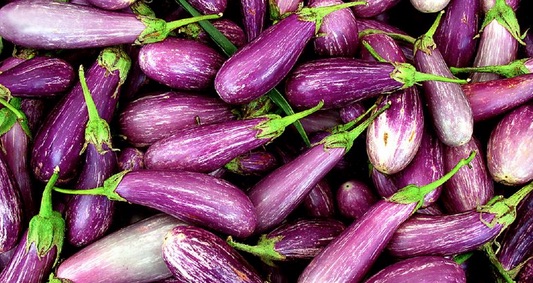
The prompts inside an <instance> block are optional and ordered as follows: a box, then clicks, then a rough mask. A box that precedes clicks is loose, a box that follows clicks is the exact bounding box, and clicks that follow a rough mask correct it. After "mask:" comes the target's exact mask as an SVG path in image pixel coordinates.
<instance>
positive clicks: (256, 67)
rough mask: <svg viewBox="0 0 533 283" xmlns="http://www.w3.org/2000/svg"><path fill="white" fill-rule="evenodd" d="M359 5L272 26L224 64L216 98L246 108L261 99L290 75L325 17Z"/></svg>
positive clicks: (307, 11) (304, 13)
mask: <svg viewBox="0 0 533 283" xmlns="http://www.w3.org/2000/svg"><path fill="white" fill-rule="evenodd" d="M358 4H361V2H350V3H345V4H342V5H337V6H329V7H319V8H304V9H301V10H300V11H298V12H297V13H295V14H291V15H289V16H287V17H286V18H284V19H282V20H281V21H279V22H277V23H276V24H274V25H272V26H271V27H270V28H268V29H266V30H265V31H263V32H262V33H261V34H260V36H258V37H256V38H255V39H254V40H253V41H251V42H249V43H248V44H246V45H245V46H243V47H242V48H241V49H239V50H238V51H237V52H236V53H235V54H233V55H232V56H231V57H230V58H229V59H228V60H227V61H226V62H224V64H223V65H222V67H221V68H220V70H219V71H218V73H217V75H216V77H215V90H216V91H217V93H218V95H219V96H220V97H221V98H222V100H224V101H225V102H227V103H230V104H245V103H248V102H250V101H252V100H254V99H256V98H258V97H260V96H262V95H264V94H265V93H267V92H268V91H270V90H271V89H272V88H274V87H275V86H276V85H277V84H278V83H280V82H281V81H282V80H283V79H284V78H285V76H286V75H287V74H288V73H289V71H290V70H291V68H292V67H293V66H294V65H295V63H296V61H297V59H298V58H299V57H300V54H301V53H302V52H303V50H304V48H305V46H306V44H307V42H309V41H310V40H311V38H312V37H313V36H314V35H315V34H316V32H317V31H318V28H319V25H320V22H321V21H322V19H323V18H324V16H326V15H327V14H329V13H331V12H333V11H336V10H339V9H341V8H345V7H349V6H353V5H358ZM250 62H253V64H252V63H250ZM317 103H318V102H317ZM317 103H314V104H313V106H314V105H316V104H317Z"/></svg>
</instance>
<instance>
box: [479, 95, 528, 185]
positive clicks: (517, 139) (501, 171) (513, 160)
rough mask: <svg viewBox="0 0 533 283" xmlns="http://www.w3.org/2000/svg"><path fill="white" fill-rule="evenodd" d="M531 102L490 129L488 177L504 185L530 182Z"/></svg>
mask: <svg viewBox="0 0 533 283" xmlns="http://www.w3.org/2000/svg"><path fill="white" fill-rule="evenodd" d="M532 115H533V103H528V104H525V105H523V106H521V107H519V108H516V109H515V110H513V111H512V112H510V113H508V114H506V115H505V116H504V117H503V119H501V120H500V121H499V122H498V124H497V125H496V126H495V127H494V129H493V130H492V132H491V134H490V137H489V141H488V145H487V166H488V169H489V172H490V174H491V176H492V178H493V179H494V180H495V181H496V182H499V183H502V184H506V185H521V184H525V183H527V182H529V181H531V180H533V152H532V151H531V150H530V149H531V148H532V147H533V138H532V137H533V121H532V120H531V117H532Z"/></svg>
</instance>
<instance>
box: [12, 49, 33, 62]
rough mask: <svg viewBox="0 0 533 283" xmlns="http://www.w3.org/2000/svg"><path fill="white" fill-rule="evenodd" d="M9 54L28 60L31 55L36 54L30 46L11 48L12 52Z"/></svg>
mask: <svg viewBox="0 0 533 283" xmlns="http://www.w3.org/2000/svg"><path fill="white" fill-rule="evenodd" d="M11 56H13V57H16V58H19V59H23V60H29V59H32V58H33V57H35V56H37V50H35V49H31V48H17V47H15V48H13V53H12V54H11Z"/></svg>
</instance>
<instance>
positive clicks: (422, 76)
mask: <svg viewBox="0 0 533 283" xmlns="http://www.w3.org/2000/svg"><path fill="white" fill-rule="evenodd" d="M415 81H416V82H424V81H438V82H446V83H457V84H467V83H468V82H469V81H470V80H469V79H458V78H447V77H443V76H439V75H434V74H429V73H422V72H418V71H417V72H416V73H415Z"/></svg>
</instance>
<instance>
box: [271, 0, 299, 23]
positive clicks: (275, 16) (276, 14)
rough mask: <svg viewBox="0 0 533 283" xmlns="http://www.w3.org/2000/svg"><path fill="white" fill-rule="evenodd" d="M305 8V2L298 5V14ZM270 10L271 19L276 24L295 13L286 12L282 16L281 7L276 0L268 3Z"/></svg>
mask: <svg viewBox="0 0 533 283" xmlns="http://www.w3.org/2000/svg"><path fill="white" fill-rule="evenodd" d="M303 7H304V3H303V2H300V3H298V8H297V9H296V11H295V12H296V13H297V12H298V11H300V10H302V8H303ZM268 8H269V9H268V11H269V18H270V20H271V21H272V22H273V23H274V24H275V23H277V22H279V21H280V20H282V19H283V18H286V17H287V16H289V15H290V14H292V13H293V12H285V13H283V14H281V11H280V10H279V6H278V4H277V3H276V1H275V0H269V1H268Z"/></svg>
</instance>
